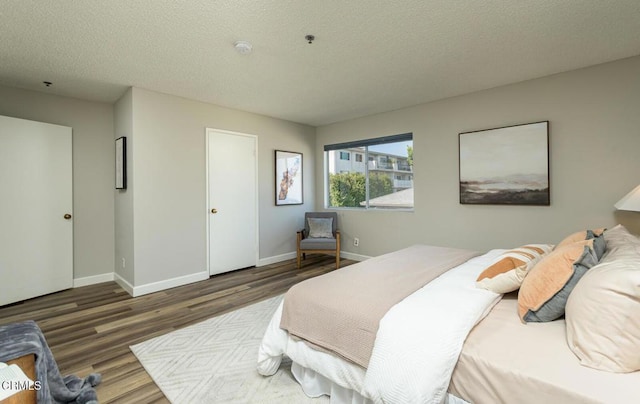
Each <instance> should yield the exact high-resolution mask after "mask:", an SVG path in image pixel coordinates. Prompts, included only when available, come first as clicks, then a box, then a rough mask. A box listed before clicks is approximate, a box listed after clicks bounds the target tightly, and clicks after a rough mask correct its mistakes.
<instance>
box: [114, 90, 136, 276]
mask: <svg viewBox="0 0 640 404" xmlns="http://www.w3.org/2000/svg"><path fill="white" fill-rule="evenodd" d="M123 136H124V137H126V138H127V153H126V162H127V189H116V190H114V204H115V207H114V208H115V257H117V259H115V267H114V270H113V272H115V273H116V274H117V275H118V276H120V277H121V278H122V279H124V280H125V281H127V282H128V283H129V284H131V285H133V284H134V283H135V280H134V273H135V260H134V245H133V223H134V217H133V191H134V186H133V182H134V176H133V172H134V166H133V90H132V89H129V90H127V92H126V93H125V94H124V95H123V96H122V97H121V98H120V99H119V100H118V102H116V103H115V133H114V134H113V137H114V142H115V139H117V138H119V137H123ZM114 172H115V167H114ZM114 181H115V180H114ZM114 188H115V186H114ZM123 259H124V265H123V262H122V260H123Z"/></svg>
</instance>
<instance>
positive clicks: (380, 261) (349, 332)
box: [280, 245, 479, 367]
mask: <svg viewBox="0 0 640 404" xmlns="http://www.w3.org/2000/svg"><path fill="white" fill-rule="evenodd" d="M478 254H479V253H477V252H475V251H469V250H461V249H457V248H446V247H434V246H427V245H415V246H412V247H409V248H405V249H403V250H399V251H395V252H392V253H389V254H385V255H381V256H378V257H375V258H371V259H369V260H367V261H364V262H361V263H358V264H354V265H350V266H348V267H345V268H342V269H340V270H337V271H333V272H330V273H328V274H325V275H323V276H319V277H316V278H312V279H309V280H306V281H304V282H301V283H299V284H297V285H295V286H293V287H292V288H291V289H289V291H288V292H287V294H286V295H285V298H284V307H283V311H282V321H281V323H280V327H281V328H283V329H284V330H287V331H288V332H289V334H291V335H295V336H297V337H300V338H303V339H304V340H305V341H308V342H311V343H312V344H315V345H316V346H318V347H320V348H322V349H327V350H329V351H330V352H334V353H337V354H338V355H340V356H342V357H344V358H346V359H348V360H350V361H352V362H354V363H357V364H358V365H360V366H363V367H367V365H368V364H369V358H370V357H371V351H372V350H373V345H374V342H375V340H376V334H377V332H378V326H379V323H380V319H382V317H383V316H384V315H385V313H387V312H388V311H389V309H391V307H393V306H394V305H395V304H397V303H398V302H400V301H401V300H402V299H404V298H406V297H407V296H409V295H410V294H412V293H413V292H415V291H416V290H418V289H420V288H421V287H423V286H424V285H426V284H427V283H429V282H430V281H432V280H433V279H435V278H437V277H438V276H440V275H441V274H443V273H444V272H446V271H448V270H449V269H451V268H453V267H456V266H458V265H460V264H462V263H463V262H466V261H467V260H469V259H470V258H472V257H475V256H477V255H478Z"/></svg>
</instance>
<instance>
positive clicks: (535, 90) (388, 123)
mask: <svg viewBox="0 0 640 404" xmlns="http://www.w3.org/2000/svg"><path fill="white" fill-rule="evenodd" d="M542 120H549V121H550V176H551V206H477V205H460V204H459V202H458V201H459V192H458V134H459V133H460V132H465V131H473V130H480V129H489V128H495V127H500V126H507V125H513V124H521V123H528V122H536V121H542ZM406 132H413V139H414V159H415V161H414V164H415V166H414V171H415V182H414V183H415V211H414V212H374V211H368V212H362V211H353V210H340V211H339V215H340V219H339V220H340V222H341V224H340V228H341V230H342V235H343V246H344V249H345V250H347V251H350V252H352V253H355V254H361V255H365V256H374V255H378V254H381V253H384V252H388V251H392V250H395V249H398V248H402V247H406V246H408V245H411V244H414V243H427V244H435V245H445V246H457V247H464V248H473V249H479V250H486V249H490V248H509V247H514V246H518V245H521V244H523V243H536V242H550V243H555V242H557V241H559V240H560V239H561V238H562V237H564V236H565V235H567V234H569V233H570V232H572V231H577V230H580V229H585V228H589V227H600V226H612V225H614V224H615V223H616V222H622V223H623V224H625V225H626V226H628V227H629V228H630V229H632V230H633V231H636V232H638V231H640V213H630V212H615V209H614V207H613V204H614V203H615V202H616V201H617V200H618V199H620V198H621V197H622V196H624V195H625V194H626V193H627V192H629V191H630V190H631V189H632V188H634V187H635V186H636V185H638V184H640V158H639V157H638V152H639V151H640V57H634V58H630V59H625V60H621V61H617V62H613V63H608V64H603V65H599V66H594V67H590V68H585V69H581V70H576V71H572V72H567V73H562V74H557V75H554V76H550V77H546V78H541V79H536V80H531V81H526V82H522V83H518V84H513V85H509V86H504V87H499V88H495V89H491V90H486V91H481V92H477V93H473V94H469V95H464V96H460V97H455V98H450V99H446V100H442V101H438V102H432V103H428V104H424V105H419V106H416V107H412V108H406V109H402V110H398V111H392V112H387V113H382V114H377V115H374V116H369V117H365V118H360V119H354V120H351V121H346V122H342V123H336V124H332V125H327V126H323V127H320V128H318V129H317V134H316V164H317V165H316V182H317V187H316V189H317V194H316V202H317V206H318V207H320V206H323V204H324V193H325V192H326V189H325V185H324V184H323V173H324V168H323V159H322V156H323V146H324V145H325V144H332V143H340V142H344V141H349V140H356V139H366V138H373V137H379V136H385V135H393V134H399V133H406ZM353 237H359V238H360V247H354V246H353Z"/></svg>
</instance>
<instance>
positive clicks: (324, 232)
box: [307, 217, 333, 238]
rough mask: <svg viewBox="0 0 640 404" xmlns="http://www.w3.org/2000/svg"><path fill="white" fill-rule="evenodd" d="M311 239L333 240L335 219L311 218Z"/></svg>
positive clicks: (309, 220)
mask: <svg viewBox="0 0 640 404" xmlns="http://www.w3.org/2000/svg"><path fill="white" fill-rule="evenodd" d="M307 221H308V222H309V238H333V229H332V227H333V218H332V217H329V218H317V217H310V218H308V219H307Z"/></svg>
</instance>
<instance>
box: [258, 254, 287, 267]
mask: <svg viewBox="0 0 640 404" xmlns="http://www.w3.org/2000/svg"><path fill="white" fill-rule="evenodd" d="M295 257H296V252H295V251H294V252H290V253H286V254H280V255H274V256H273V257H267V258H260V259H259V260H258V265H257V266H259V267H261V266H264V265H269V264H275V263H276V262H282V261H286V260H291V259H294V258H295Z"/></svg>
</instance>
